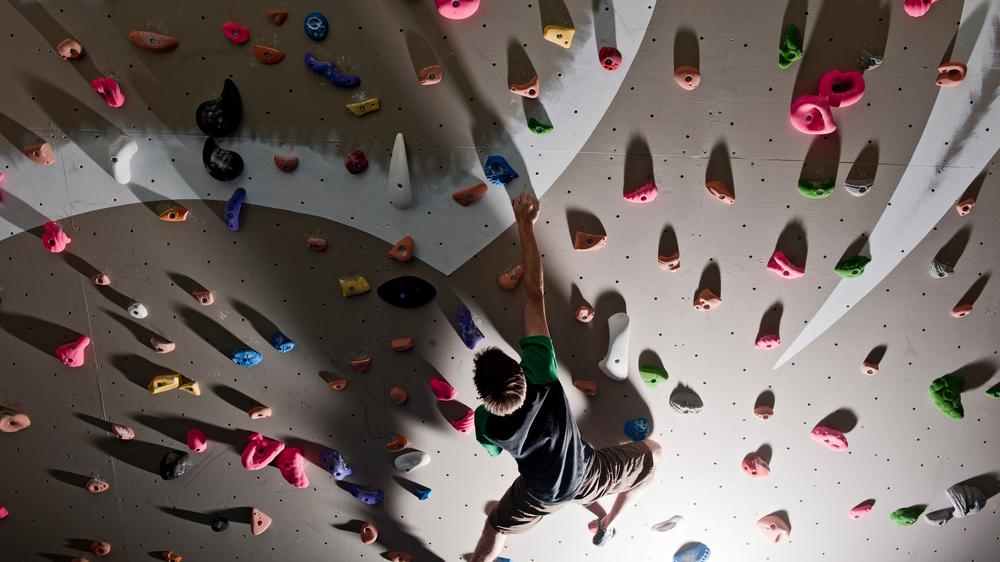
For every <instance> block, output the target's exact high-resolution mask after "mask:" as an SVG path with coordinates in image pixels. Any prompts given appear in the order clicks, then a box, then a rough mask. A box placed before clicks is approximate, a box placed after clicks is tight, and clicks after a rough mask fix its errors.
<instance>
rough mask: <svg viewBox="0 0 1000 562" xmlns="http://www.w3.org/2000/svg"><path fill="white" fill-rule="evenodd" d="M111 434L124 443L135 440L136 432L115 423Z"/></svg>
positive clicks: (112, 425)
mask: <svg viewBox="0 0 1000 562" xmlns="http://www.w3.org/2000/svg"><path fill="white" fill-rule="evenodd" d="M111 432H112V433H114V434H115V437H117V438H119V439H121V440H122V441H130V440H132V439H135V430H133V429H132V428H131V427H129V426H127V425H119V424H117V423H113V424H111Z"/></svg>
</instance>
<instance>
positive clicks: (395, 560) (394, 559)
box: [385, 0, 500, 562]
mask: <svg viewBox="0 0 1000 562" xmlns="http://www.w3.org/2000/svg"><path fill="white" fill-rule="evenodd" d="M442 1H444V2H447V1H448V0H438V2H439V3H440V2H442ZM454 1H457V0H454ZM476 1H477V2H478V1H479V0H476ZM385 557H386V558H388V559H389V562H413V555H412V554H410V553H409V552H404V551H402V550H391V551H389V552H386V553H385ZM497 561H498V562H499V561H500V559H499V558H498V559H497Z"/></svg>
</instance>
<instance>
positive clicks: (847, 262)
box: [833, 256, 872, 279]
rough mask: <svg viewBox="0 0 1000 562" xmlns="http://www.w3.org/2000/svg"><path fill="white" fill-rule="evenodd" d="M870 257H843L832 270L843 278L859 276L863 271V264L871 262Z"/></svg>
mask: <svg viewBox="0 0 1000 562" xmlns="http://www.w3.org/2000/svg"><path fill="white" fill-rule="evenodd" d="M871 261H872V259H871V258H869V257H867V256H853V257H850V258H845V259H842V260H840V262H839V263H837V265H836V267H834V268H833V271H835V272H836V273H837V275H839V276H841V277H843V278H845V279H846V278H851V277H861V274H862V273H864V272H865V266H866V265H868V264H869V263H871Z"/></svg>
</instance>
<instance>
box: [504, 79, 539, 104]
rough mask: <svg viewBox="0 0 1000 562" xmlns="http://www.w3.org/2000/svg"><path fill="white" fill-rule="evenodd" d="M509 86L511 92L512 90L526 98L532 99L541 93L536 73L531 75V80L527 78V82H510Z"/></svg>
mask: <svg viewBox="0 0 1000 562" xmlns="http://www.w3.org/2000/svg"><path fill="white" fill-rule="evenodd" d="M509 87H510V91H511V92H514V93H515V94H517V95H519V96H523V97H526V98H532V99H534V98H537V97H538V95H539V94H540V93H541V89H540V88H539V85H538V75H537V74H536V75H534V76H532V77H531V80H528V81H527V82H522V83H520V84H510V85H509Z"/></svg>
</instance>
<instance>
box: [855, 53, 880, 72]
mask: <svg viewBox="0 0 1000 562" xmlns="http://www.w3.org/2000/svg"><path fill="white" fill-rule="evenodd" d="M883 60H885V57H884V56H882V55H874V54H872V53H869V52H868V51H866V50H864V49H861V54H860V55H858V64H859V65H861V68H862V69H863V70H875V69H876V68H878V67H879V65H880V64H882V61H883Z"/></svg>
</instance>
